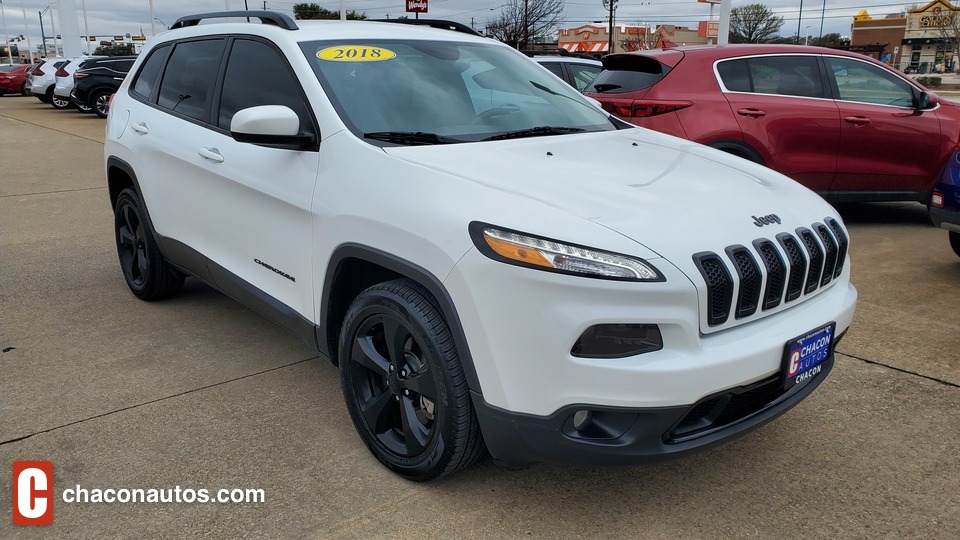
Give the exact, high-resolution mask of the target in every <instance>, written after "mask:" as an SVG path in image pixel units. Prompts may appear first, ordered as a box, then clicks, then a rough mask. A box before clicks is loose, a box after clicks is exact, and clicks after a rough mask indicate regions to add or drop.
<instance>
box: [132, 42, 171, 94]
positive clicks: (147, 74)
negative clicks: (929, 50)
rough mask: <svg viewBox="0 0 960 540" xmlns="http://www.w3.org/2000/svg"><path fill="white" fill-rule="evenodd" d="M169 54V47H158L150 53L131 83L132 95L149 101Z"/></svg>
mask: <svg viewBox="0 0 960 540" xmlns="http://www.w3.org/2000/svg"><path fill="white" fill-rule="evenodd" d="M168 54H170V47H160V48H157V49H154V51H153V52H152V53H150V58H147V61H146V62H144V63H143V66H141V67H140V72H139V73H137V78H136V80H134V83H133V93H134V94H136V95H138V96H140V97H142V98H143V99H150V96H151V95H152V94H153V89H154V88H155V87H156V86H157V80H158V79H159V77H160V72H161V71H162V70H163V65H164V64H165V63H166V62H167V55H168Z"/></svg>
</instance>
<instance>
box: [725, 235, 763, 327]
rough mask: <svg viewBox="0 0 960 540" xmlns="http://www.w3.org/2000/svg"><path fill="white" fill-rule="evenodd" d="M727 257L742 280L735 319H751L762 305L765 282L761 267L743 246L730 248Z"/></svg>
mask: <svg viewBox="0 0 960 540" xmlns="http://www.w3.org/2000/svg"><path fill="white" fill-rule="evenodd" d="M727 256H728V257H730V260H731V261H733V266H734V267H735V268H736V269H737V276H738V277H739V278H740V293H739V294H738V295H737V311H736V314H735V317H736V318H737V319H742V318H743V317H749V316H750V315H753V314H754V313H756V312H757V305H758V304H759V303H760V286H761V283H762V281H763V276H762V275H761V274H760V267H758V266H757V261H756V260H755V259H754V258H753V255H751V254H750V251H749V250H748V249H747V248H745V247H743V246H730V247H728V248H727Z"/></svg>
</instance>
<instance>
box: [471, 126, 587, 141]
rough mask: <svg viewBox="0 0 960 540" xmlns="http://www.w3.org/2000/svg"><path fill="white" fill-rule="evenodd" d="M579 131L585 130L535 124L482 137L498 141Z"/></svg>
mask: <svg viewBox="0 0 960 540" xmlns="http://www.w3.org/2000/svg"><path fill="white" fill-rule="evenodd" d="M581 131H586V130H585V129H583V128H571V127H556V126H537V127H535V128H530V129H518V130H516V131H508V132H506V133H501V134H500V135H494V136H493V137H487V138H486V139H483V140H485V141H499V140H503V139H520V138H523V137H540V136H543V135H566V134H567V133H579V132H581Z"/></svg>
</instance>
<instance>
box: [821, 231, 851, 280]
mask: <svg viewBox="0 0 960 540" xmlns="http://www.w3.org/2000/svg"><path fill="white" fill-rule="evenodd" d="M824 221H826V223H827V226H828V227H830V230H831V231H833V236H835V237H836V239H837V268H836V269H835V270H834V271H833V277H834V278H838V277H840V274H841V273H842V272H843V263H844V261H845V260H846V258H847V244H848V241H847V235H846V234H845V233H844V232H843V227H841V226H840V224H839V223H837V220H835V219H833V218H827V219H825V220H824Z"/></svg>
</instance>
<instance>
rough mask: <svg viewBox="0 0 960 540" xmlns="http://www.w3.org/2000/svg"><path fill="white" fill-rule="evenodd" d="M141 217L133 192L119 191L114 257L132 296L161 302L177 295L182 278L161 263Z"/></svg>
mask: <svg viewBox="0 0 960 540" xmlns="http://www.w3.org/2000/svg"><path fill="white" fill-rule="evenodd" d="M144 215H145V213H144V211H143V207H142V205H141V204H140V199H139V197H137V194H136V192H135V191H133V190H132V189H129V188H127V189H125V190H123V191H121V192H120V196H119V197H117V205H116V207H115V209H114V224H115V225H114V230H115V231H116V241H117V255H118V256H119V258H120V269H121V270H122V271H123V278H124V279H125V280H126V282H127V286H128V287H130V290H131V291H132V292H133V294H135V295H136V296H137V297H138V298H140V299H142V300H161V299H163V298H169V297H171V296H173V295H175V294H177V293H178V292H180V289H181V288H183V280H184V276H183V274H181V273H180V272H177V271H176V270H175V269H174V268H172V267H171V266H170V264H169V263H167V261H165V260H163V256H162V255H161V254H160V248H159V247H157V242H156V240H155V239H154V236H153V231H151V230H150V224H149V223H148V222H147V221H146V220H145V219H144V217H143V216H144Z"/></svg>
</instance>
